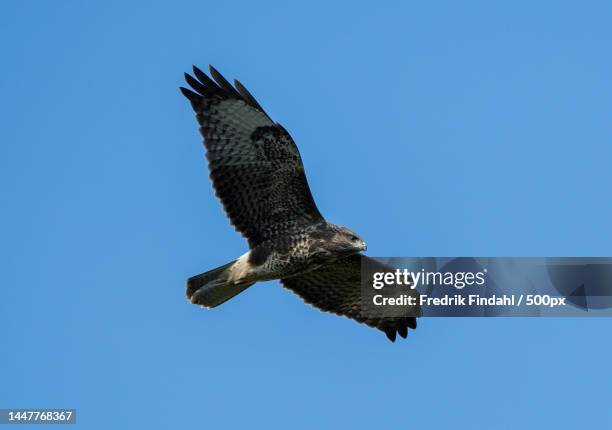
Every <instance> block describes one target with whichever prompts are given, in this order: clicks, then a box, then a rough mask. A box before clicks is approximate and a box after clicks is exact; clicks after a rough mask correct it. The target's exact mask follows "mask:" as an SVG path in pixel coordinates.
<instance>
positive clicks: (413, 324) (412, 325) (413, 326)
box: [407, 318, 417, 330]
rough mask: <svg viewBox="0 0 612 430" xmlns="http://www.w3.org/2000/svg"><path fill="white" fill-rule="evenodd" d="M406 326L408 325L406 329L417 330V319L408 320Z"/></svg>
mask: <svg viewBox="0 0 612 430" xmlns="http://www.w3.org/2000/svg"><path fill="white" fill-rule="evenodd" d="M407 324H408V327H410V328H411V329H413V330H416V328H417V319H416V318H408V321H407Z"/></svg>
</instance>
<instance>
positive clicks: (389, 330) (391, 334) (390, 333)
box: [385, 327, 397, 342]
mask: <svg viewBox="0 0 612 430" xmlns="http://www.w3.org/2000/svg"><path fill="white" fill-rule="evenodd" d="M385 334H386V335H387V338H388V339H389V340H390V341H391V342H395V337H396V334H397V332H396V330H395V327H387V328H386V329H385Z"/></svg>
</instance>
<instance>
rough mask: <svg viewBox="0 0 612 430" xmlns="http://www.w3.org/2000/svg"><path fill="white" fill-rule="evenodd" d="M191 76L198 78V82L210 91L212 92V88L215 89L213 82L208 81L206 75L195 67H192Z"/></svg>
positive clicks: (215, 85)
mask: <svg viewBox="0 0 612 430" xmlns="http://www.w3.org/2000/svg"><path fill="white" fill-rule="evenodd" d="M193 74H194V75H195V76H196V78H198V80H199V81H200V82H201V83H202V84H204V85H206V86H208V87H210V89H211V90H213V89H214V88H217V84H216V83H215V81H213V80H212V79H210V78H209V77H208V75H207V74H206V73H204V72H203V71H202V70H200V69H199V68H198V67H197V66H193Z"/></svg>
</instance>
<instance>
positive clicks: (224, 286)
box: [181, 66, 416, 341]
mask: <svg viewBox="0 0 612 430" xmlns="http://www.w3.org/2000/svg"><path fill="white" fill-rule="evenodd" d="M193 72H194V75H195V77H193V76H191V75H189V74H185V80H186V81H187V83H188V84H189V86H190V87H191V88H192V90H190V89H187V88H183V87H181V92H182V93H183V94H184V95H185V97H187V99H189V101H190V102H191V106H192V107H193V110H194V111H195V112H196V119H197V121H198V123H199V124H200V132H201V134H202V136H203V137H204V146H205V147H206V158H207V160H208V166H209V169H210V179H211V180H212V183H213V187H214V189H215V191H216V195H217V197H218V198H219V199H220V200H221V203H222V204H223V207H224V209H225V212H226V213H227V216H228V217H229V219H230V221H231V223H232V224H233V225H234V226H235V227H236V229H237V230H238V231H239V232H240V233H242V235H243V236H244V237H245V238H246V239H247V241H248V244H249V248H250V250H249V252H247V253H246V254H244V255H243V256H241V257H240V258H238V259H237V260H235V261H232V262H230V263H227V264H225V265H223V266H221V267H218V268H216V269H213V270H210V271H208V272H206V273H203V274H200V275H197V276H193V277H191V278H189V279H188V280H187V297H188V298H189V300H190V301H191V303H194V304H198V305H202V306H205V307H210V308H212V307H215V306H218V305H220V304H221V303H223V302H225V301H227V300H229V299H231V298H232V297H234V296H235V295H236V294H239V293H240V292H242V291H244V290H245V289H246V288H248V287H250V286H251V285H253V284H254V283H255V282H257V281H266V280H271V279H280V281H281V284H282V285H283V286H284V287H286V288H288V289H290V290H291V291H293V292H295V293H296V294H298V295H299V296H300V297H301V298H302V299H303V300H304V301H305V302H306V303H310V304H312V305H313V306H315V307H317V308H319V309H321V310H323V311H326V312H332V313H335V314H338V315H343V316H346V317H348V318H351V319H353V320H356V321H358V322H360V323H365V324H367V325H369V326H371V327H375V328H377V329H379V330H382V331H383V332H385V334H386V335H387V337H388V338H389V339H390V340H392V341H394V340H395V338H396V334H399V335H400V336H402V337H406V336H407V332H408V330H407V329H408V327H410V328H413V329H414V328H416V318H415V317H413V316H409V317H401V318H400V317H389V316H386V315H385V310H384V309H378V310H373V311H372V310H369V311H368V312H363V309H362V306H361V305H362V304H361V283H360V277H361V267H362V263H364V260H366V259H367V263H368V267H373V268H375V269H376V270H377V271H392V270H393V269H392V268H390V267H388V266H383V265H381V264H380V263H377V262H376V261H374V260H372V259H369V258H368V257H366V256H365V255H362V254H361V251H364V250H365V248H366V245H365V242H364V241H363V240H362V239H361V238H360V237H359V236H358V235H357V234H356V233H354V232H352V231H351V230H349V229H347V228H344V227H340V226H337V225H334V224H332V223H330V222H328V221H326V220H325V218H323V216H322V215H321V213H320V212H319V209H318V208H317V206H316V204H315V202H314V199H313V197H312V194H311V192H310V187H309V186H308V181H307V180H306V175H305V172H304V165H303V163H302V159H301V157H300V153H299V151H298V148H297V146H296V144H295V142H294V141H293V139H292V138H291V136H290V135H289V133H288V132H287V130H285V129H284V128H283V127H282V126H281V125H280V124H277V123H275V122H274V121H272V119H271V118H270V117H269V116H268V114H266V112H265V111H264V110H263V108H262V107H261V106H260V104H259V103H258V102H257V101H256V100H255V98H254V97H253V96H252V95H251V93H249V91H248V90H247V89H246V88H245V87H244V86H243V85H242V84H241V83H240V82H238V81H234V85H232V84H230V83H229V82H228V81H227V80H226V79H225V78H224V77H223V76H222V75H221V74H220V73H219V72H218V71H217V70H215V69H214V68H213V67H212V66H211V67H210V75H211V76H212V78H211V77H209V76H208V75H206V73H204V72H203V71H201V70H200V69H198V68H197V67H194V68H193Z"/></svg>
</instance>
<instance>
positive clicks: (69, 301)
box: [0, 0, 612, 429]
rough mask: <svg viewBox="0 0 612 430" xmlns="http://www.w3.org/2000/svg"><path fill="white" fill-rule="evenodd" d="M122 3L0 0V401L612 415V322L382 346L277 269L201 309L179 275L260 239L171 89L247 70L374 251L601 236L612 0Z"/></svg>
mask: <svg viewBox="0 0 612 430" xmlns="http://www.w3.org/2000/svg"><path fill="white" fill-rule="evenodd" d="M127 3H128V2H119V1H104V2H79V1H38V2H36V1H30V2H25V1H17V0H14V1H3V2H2V5H1V6H0V48H1V51H0V52H1V56H2V57H1V58H2V60H1V63H2V66H1V71H0V76H1V79H0V94H1V97H0V118H1V120H0V141H1V146H0V184H1V185H0V187H1V188H2V194H1V199H2V207H1V212H0V223H1V224H0V225H1V226H2V227H1V228H2V239H1V241H0V266H1V269H0V282H1V284H2V288H1V289H0V335H1V336H0V339H1V340H2V351H3V352H2V354H1V355H0V372H1V374H0V376H1V381H0V407H75V408H77V409H78V414H79V425H78V426H77V427H78V428H83V429H109V428H147V429H157V428H159V429H168V428H181V429H183V428H185V429H187V428H274V427H282V428H295V429H314V428H346V427H350V428H353V429H361V428H380V429H384V428H423V429H424V428H432V429H438V428H440V429H441V428H465V429H517V428H521V429H543V428H555V429H573V428H594V429H595V428H596V429H600V428H609V426H612V408H611V405H612V390H610V386H612V367H611V366H610V362H611V359H612V347H611V346H610V333H611V332H612V320H609V319H548V320H546V319H428V320H422V321H421V322H420V325H419V329H418V330H417V331H416V332H411V334H410V337H409V340H408V341H404V342H399V343H396V344H391V343H389V342H388V341H387V340H386V338H385V336H384V335H383V334H381V333H380V332H377V331H374V330H371V329H367V328H365V327H363V326H360V325H357V324H355V323H354V322H352V321H349V320H347V319H342V318H338V317H335V316H331V315H328V314H323V313H320V312H318V311H316V310H313V309H312V308H310V307H307V306H305V305H304V304H302V302H301V301H300V300H299V299H298V298H296V297H295V296H293V295H292V294H290V293H289V292H288V291H286V290H283V289H282V288H280V287H279V286H278V283H277V282H270V283H267V284H261V285H257V286H256V287H253V288H251V289H250V290H249V291H248V292H246V293H245V294H243V295H241V296H240V297H238V298H236V299H235V300H232V301H231V302H228V303H227V304H226V305H224V306H223V307H221V308H218V309H216V310H214V311H205V310H202V309H199V308H198V307H195V306H192V305H190V304H189V303H188V302H187V300H186V299H185V297H184V280H185V278H186V277H187V276H188V275H192V274H195V273H199V272H202V271H204V270H207V269H209V268H212V267H215V266H217V265H220V264H222V263H225V262H227V261H229V260H232V259H234V258H235V257H237V256H238V255H240V254H242V253H243V252H245V251H246V243H245V242H244V240H242V239H241V238H240V236H239V235H238V234H237V233H235V232H234V231H233V229H232V228H231V227H230V226H229V223H228V221H227V219H226V218H225V216H224V214H223V212H222V210H221V206H220V204H219V203H218V201H217V200H216V199H215V198H214V196H213V193H212V190H211V185H210V182H209V180H208V173H207V170H206V166H205V163H204V160H203V148H202V145H201V142H200V137H199V134H198V132H197V127H196V123H195V120H194V118H193V114H192V112H191V109H190V107H189V105H188V103H187V101H186V100H185V99H184V98H183V97H182V96H181V95H180V93H179V91H178V86H179V85H182V73H183V72H184V71H187V70H189V69H190V67H191V65H192V64H198V65H201V66H204V67H205V66H206V65H207V64H208V63H212V64H214V65H215V66H216V67H217V68H219V69H220V70H221V71H222V72H223V73H224V74H225V75H226V76H227V77H228V78H238V79H240V80H241V81H242V82H243V83H244V84H245V85H246V86H247V87H248V88H249V89H250V90H251V92H253V93H254V94H255V95H256V96H257V98H258V99H259V101H260V102H261V104H262V105H263V106H264V107H265V108H266V109H267V111H268V112H269V113H270V115H271V116H272V117H273V118H274V119H275V120H277V121H279V122H281V123H282V124H283V125H284V126H285V127H286V128H287V129H288V130H289V131H290V132H291V134H292V135H293V137H294V138H295V140H296V141H297V142H298V144H299V147H300V150H301V152H302V156H303V158H304V162H305V165H306V171H307V174H308V177H309V180H310V184H311V187H312V189H313V193H314V195H315V198H316V200H317V202H318V204H319V207H320V209H321V211H322V212H323V214H324V215H325V216H326V217H327V218H328V219H330V220H331V221H333V222H335V223H338V224H342V225H346V226H348V227H350V228H352V229H354V230H355V231H357V232H359V233H360V234H361V235H362V236H363V237H364V238H365V239H366V240H367V242H368V245H369V248H368V252H369V254H370V255H374V256H388V255H395V256H472V255H477V256H557V255H560V256H587V255H588V256H592V255H595V256H599V255H605V256H609V255H611V254H612V228H611V226H610V220H611V219H612V199H610V198H609V196H610V184H611V182H612V169H611V168H610V163H611V160H612V84H611V83H612V80H611V79H610V76H612V57H611V56H610V46H612V45H611V43H612V26H610V22H611V20H612V3H610V2H609V1H585V2H578V1H574V2H568V1H538V2H533V1H519V2H516V1H515V2H501V3H500V2H491V1H464V2H457V1H438V2H414V1H405V2H386V3H387V5H380V4H378V6H376V7H374V6H373V3H371V2H368V3H365V2H363V3H361V2H350V3H349V2H344V3H334V2H332V3H328V2H325V3H323V2H320V3H318V2H302V4H301V5H297V2H294V4H293V5H288V4H286V3H284V2H278V3H272V2H262V1H252V2H246V1H244V2H227V4H226V3H224V2H220V1H217V2H205V1H192V2H187V1H177V2H173V3H172V4H170V3H169V2H164V3H162V2H129V4H127ZM379 3H380V2H379ZM391 3H393V4H391ZM400 3H401V4H400Z"/></svg>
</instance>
